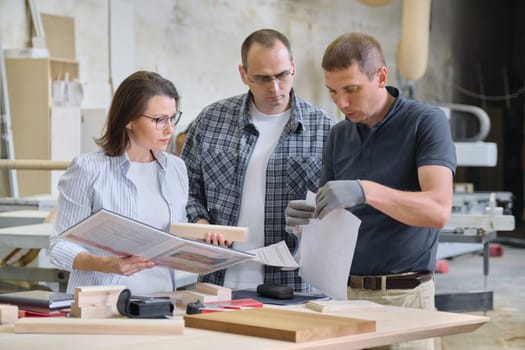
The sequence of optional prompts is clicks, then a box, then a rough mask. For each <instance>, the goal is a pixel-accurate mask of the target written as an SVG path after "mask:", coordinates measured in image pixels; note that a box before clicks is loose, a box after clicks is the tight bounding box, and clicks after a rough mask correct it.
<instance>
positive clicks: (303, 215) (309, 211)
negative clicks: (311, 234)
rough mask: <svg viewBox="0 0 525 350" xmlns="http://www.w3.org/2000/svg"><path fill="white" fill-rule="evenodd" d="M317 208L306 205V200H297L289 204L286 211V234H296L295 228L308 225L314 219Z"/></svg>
mask: <svg viewBox="0 0 525 350" xmlns="http://www.w3.org/2000/svg"><path fill="white" fill-rule="evenodd" d="M314 210H315V208H314V207H312V206H311V205H308V204H306V201H305V200H302V199H300V200H295V201H290V202H288V206H287V207H286V210H285V211H284V215H285V218H286V227H285V230H286V232H290V233H294V228H296V227H297V226H301V225H308V223H309V222H310V219H311V218H313V217H314Z"/></svg>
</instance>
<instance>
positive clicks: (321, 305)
mask: <svg viewBox="0 0 525 350" xmlns="http://www.w3.org/2000/svg"><path fill="white" fill-rule="evenodd" d="M305 306H306V307H307V308H309V309H311V310H314V311H318V312H341V311H363V310H367V309H375V310H377V309H378V308H379V309H381V308H384V306H383V305H381V304H378V303H374V302H371V301H368V300H310V301H309V302H307V303H306V304H305Z"/></svg>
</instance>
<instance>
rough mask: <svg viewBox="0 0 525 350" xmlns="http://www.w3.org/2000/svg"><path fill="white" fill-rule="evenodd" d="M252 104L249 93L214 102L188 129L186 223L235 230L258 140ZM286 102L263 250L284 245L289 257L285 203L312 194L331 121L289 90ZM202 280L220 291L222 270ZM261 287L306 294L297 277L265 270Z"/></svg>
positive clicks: (269, 185) (273, 159) (272, 163)
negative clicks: (273, 286) (199, 222)
mask: <svg viewBox="0 0 525 350" xmlns="http://www.w3.org/2000/svg"><path fill="white" fill-rule="evenodd" d="M251 98H252V96H251V93H249V92H248V93H247V94H243V95H239V96H234V97H231V98H228V99H225V100H221V101H218V102H215V103H213V104H211V105H209V106H208V107H206V108H205V109H204V110H203V111H202V112H201V113H200V114H199V115H198V116H197V118H196V119H195V121H194V122H193V123H192V126H191V127H190V130H189V132H188V135H187V138H186V142H185V144H184V148H183V150H182V156H181V157H182V158H183V159H184V161H185V162H186V166H187V167H188V175H189V181H190V196H189V199H188V206H187V212H188V219H189V221H190V222H195V221H197V220H198V219H200V218H204V219H207V220H208V221H209V222H210V223H212V224H217V225H230V226H236V225H237V222H238V219H239V212H240V205H241V198H242V188H243V182H244V175H245V171H246V166H247V164H248V161H249V158H250V156H251V153H252V151H253V149H254V147H255V143H256V142H257V137H258V132H257V130H256V129H255V127H254V125H253V123H252V121H251V118H250V111H249V106H250V101H251ZM291 101H292V104H291V115H290V120H289V121H288V122H287V124H286V125H285V127H284V130H283V132H282V134H281V136H280V138H279V142H278V144H277V146H276V148H275V150H274V151H273V153H272V155H271V156H270V160H269V162H268V166H267V168H266V198H265V208H264V210H265V227H264V232H265V237H264V245H265V246H268V245H271V244H273V243H277V242H279V241H281V240H285V241H286V243H287V244H288V247H289V248H290V250H291V251H294V250H295V249H296V243H297V242H296V238H295V236H294V235H291V234H288V233H287V232H286V231H285V230H284V226H285V217H284V210H285V209H286V206H287V204H288V202H289V201H290V200H295V199H304V198H305V195H306V192H307V190H311V191H314V192H315V191H317V187H318V184H319V177H320V173H321V163H322V152H323V147H324V144H325V141H326V139H327V138H328V134H329V132H330V128H331V126H332V125H333V124H334V120H333V118H331V117H330V116H329V115H328V114H327V113H326V112H325V111H323V110H321V109H320V108H318V107H316V106H313V105H312V104H310V103H308V102H306V101H305V100H303V99H301V98H299V97H296V96H295V94H294V92H293V90H292V92H291ZM201 280H203V281H207V282H212V283H216V284H221V285H222V284H223V282H224V270H222V271H218V272H216V273H213V274H211V275H207V276H204V277H202V278H201ZM264 282H265V283H272V284H286V285H289V286H291V287H293V288H294V289H295V290H299V291H304V290H307V289H308V288H309V287H308V286H306V284H305V283H303V282H302V281H301V279H300V278H299V277H298V275H297V271H281V270H280V269H279V268H276V267H270V266H265V273H264Z"/></svg>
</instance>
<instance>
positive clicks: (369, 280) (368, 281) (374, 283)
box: [363, 276, 382, 290]
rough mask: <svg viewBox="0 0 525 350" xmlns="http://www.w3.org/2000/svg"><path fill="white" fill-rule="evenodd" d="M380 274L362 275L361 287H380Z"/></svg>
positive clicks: (375, 288) (374, 288)
mask: <svg viewBox="0 0 525 350" xmlns="http://www.w3.org/2000/svg"><path fill="white" fill-rule="evenodd" d="M381 284H382V283H381V276H364V277H363V288H364V289H370V290H380V289H381Z"/></svg>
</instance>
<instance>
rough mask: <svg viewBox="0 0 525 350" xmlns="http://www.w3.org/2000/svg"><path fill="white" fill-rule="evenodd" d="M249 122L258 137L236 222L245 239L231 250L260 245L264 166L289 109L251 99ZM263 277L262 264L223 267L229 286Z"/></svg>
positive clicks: (259, 280) (242, 286)
mask: <svg viewBox="0 0 525 350" xmlns="http://www.w3.org/2000/svg"><path fill="white" fill-rule="evenodd" d="M250 115H251V118H252V122H253V124H254V126H255V128H256V129H257V131H258V132H259V137H258V138H257V142H256V144H255V147H254V149H253V152H252V154H251V157H250V159H249V161H248V165H247V167H246V173H245V175H244V183H243V186H242V198H241V210H240V213H239V222H238V226H245V227H248V241H247V242H235V243H234V244H233V248H234V249H235V250H241V251H246V250H250V249H255V248H260V247H263V246H264V209H265V195H266V168H267V166H268V161H269V159H270V157H271V155H272V153H273V151H274V150H275V147H276V146H277V144H278V142H279V138H280V137H281V134H282V131H283V129H284V126H285V125H286V123H287V122H288V120H289V119H290V110H288V111H286V112H283V113H280V114H264V113H261V112H260V111H258V110H257V108H256V107H255V105H254V104H253V103H252V104H251V108H250ZM263 281H264V266H263V265H261V264H259V263H257V262H251V261H250V262H245V263H242V264H239V265H234V266H232V267H230V268H228V269H227V270H226V275H225V277H224V286H226V287H229V288H240V289H248V288H255V287H257V285H259V284H261V283H263Z"/></svg>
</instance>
